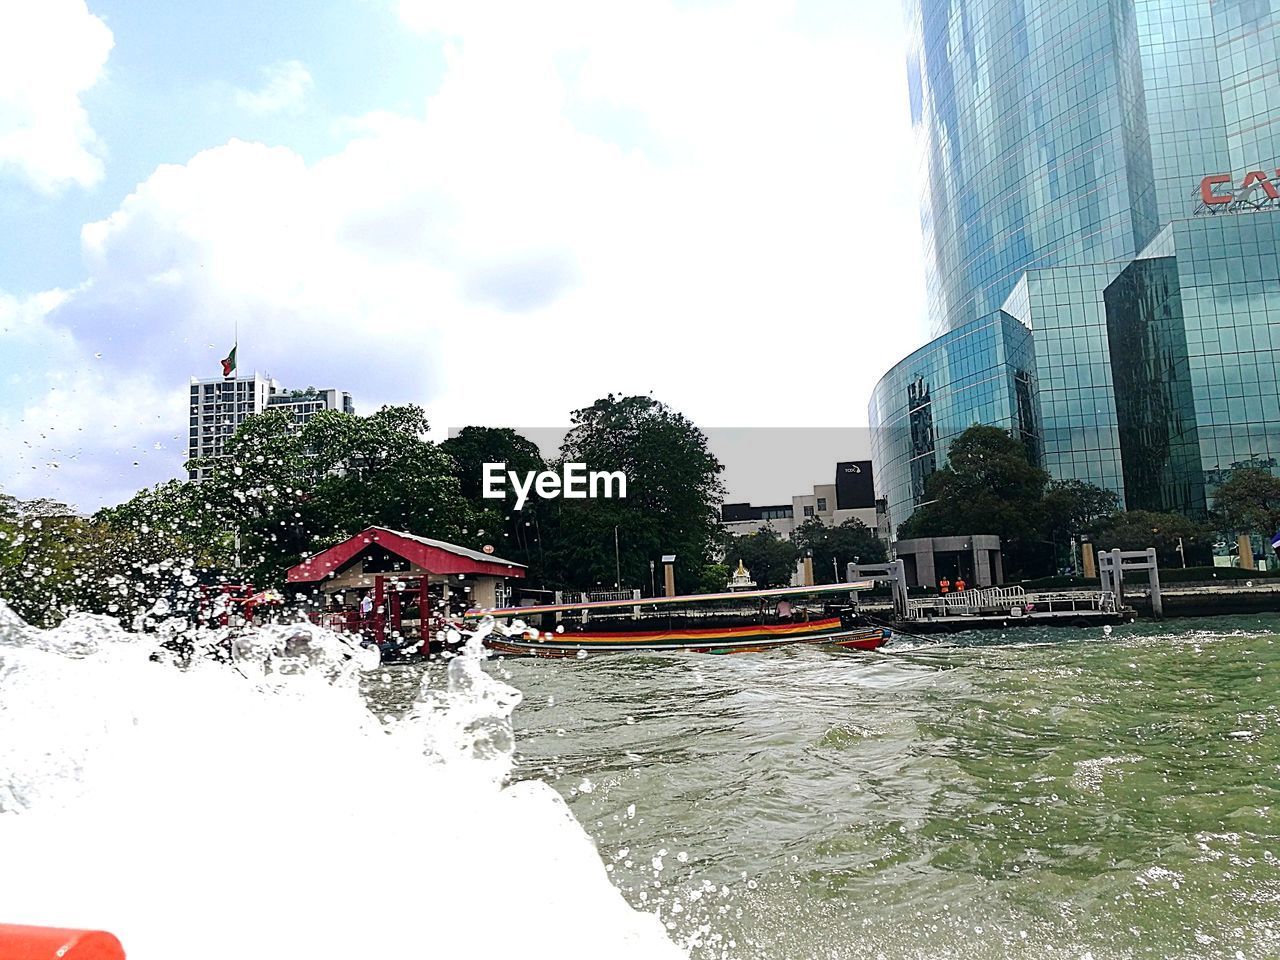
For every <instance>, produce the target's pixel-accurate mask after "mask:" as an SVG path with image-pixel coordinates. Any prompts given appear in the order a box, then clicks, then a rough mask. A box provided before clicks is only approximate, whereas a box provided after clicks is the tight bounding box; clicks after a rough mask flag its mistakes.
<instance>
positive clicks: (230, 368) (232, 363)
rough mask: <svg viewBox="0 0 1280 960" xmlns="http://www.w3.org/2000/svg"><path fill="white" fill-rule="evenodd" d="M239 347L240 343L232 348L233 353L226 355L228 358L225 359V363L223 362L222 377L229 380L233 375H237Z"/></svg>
mask: <svg viewBox="0 0 1280 960" xmlns="http://www.w3.org/2000/svg"><path fill="white" fill-rule="evenodd" d="M238 346H240V344H238V343H237V344H236V345H235V346H233V347H232V348H231V352H230V353H228V354H227V355H226V357H225V358H224V359H223V361H222V375H223V376H224V377H228V378H229V377H230V376H231V374H233V373H235V369H236V347H238Z"/></svg>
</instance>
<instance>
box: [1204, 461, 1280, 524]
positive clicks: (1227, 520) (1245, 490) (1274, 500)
mask: <svg viewBox="0 0 1280 960" xmlns="http://www.w3.org/2000/svg"><path fill="white" fill-rule="evenodd" d="M1213 505H1214V509H1215V511H1216V512H1217V514H1218V516H1219V517H1220V518H1221V522H1222V525H1223V527H1224V529H1226V530H1230V531H1231V532H1232V533H1260V534H1262V535H1264V536H1266V537H1268V538H1270V537H1272V536H1274V535H1275V534H1276V532H1277V531H1280V477H1275V476H1272V474H1271V473H1270V472H1269V471H1267V470H1262V469H1260V468H1258V467H1242V468H1240V469H1238V470H1234V471H1232V473H1231V476H1230V477H1229V478H1228V479H1227V482H1226V483H1224V484H1223V485H1222V486H1220V487H1219V488H1218V490H1217V492H1216V493H1215V494H1214V495H1213Z"/></svg>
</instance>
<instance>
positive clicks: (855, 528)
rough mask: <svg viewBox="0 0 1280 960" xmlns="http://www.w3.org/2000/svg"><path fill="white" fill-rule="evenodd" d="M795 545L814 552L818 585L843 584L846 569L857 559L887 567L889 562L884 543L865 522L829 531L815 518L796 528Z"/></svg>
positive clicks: (849, 524) (848, 521)
mask: <svg viewBox="0 0 1280 960" xmlns="http://www.w3.org/2000/svg"><path fill="white" fill-rule="evenodd" d="M795 541H796V545H797V546H798V547H799V549H801V550H811V551H813V578H814V580H815V581H817V582H818V583H837V582H840V581H843V580H844V579H845V566H846V565H847V564H850V563H853V562H854V559H855V558H857V559H858V561H860V562H862V563H883V562H884V561H885V560H886V559H887V558H888V554H887V552H886V551H885V546H884V543H883V542H882V541H881V540H880V539H879V538H877V537H876V535H875V533H874V532H873V531H872V530H871V528H870V527H868V526H867V525H866V524H865V523H863V522H862V521H861V520H855V519H850V520H846V521H845V522H844V523H842V524H840V525H839V526H835V527H828V526H827V525H826V524H824V523H823V522H822V521H821V520H819V519H818V518H817V517H814V518H812V519H810V520H806V521H805V522H804V523H802V524H801V525H800V526H799V527H797V528H796V532H795ZM837 574H838V575H839V580H837Z"/></svg>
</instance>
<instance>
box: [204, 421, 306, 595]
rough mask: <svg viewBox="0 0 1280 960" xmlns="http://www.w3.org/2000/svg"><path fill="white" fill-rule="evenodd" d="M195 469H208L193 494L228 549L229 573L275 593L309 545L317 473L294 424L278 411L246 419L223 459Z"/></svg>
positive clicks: (228, 445) (232, 439) (208, 462)
mask: <svg viewBox="0 0 1280 960" xmlns="http://www.w3.org/2000/svg"><path fill="white" fill-rule="evenodd" d="M319 416H323V414H317V417H319ZM193 465H200V466H206V467H209V468H211V473H210V475H209V476H208V478H207V479H205V480H203V481H201V482H200V483H199V484H198V485H194V487H193V490H192V493H193V495H194V496H196V497H197V498H198V500H199V501H200V504H201V506H202V508H203V509H204V510H205V511H206V513H207V517H208V522H209V523H210V524H211V525H212V526H214V527H215V528H216V529H217V530H219V531H220V536H221V537H223V538H225V539H226V540H227V541H228V542H230V543H232V544H233V549H232V556H231V557H230V559H231V560H232V565H233V569H234V570H236V571H237V573H238V574H239V575H240V576H242V577H243V578H244V579H246V580H249V581H251V582H253V583H256V584H258V585H259V586H265V585H270V586H277V585H279V584H280V583H281V582H282V581H283V580H284V571H285V570H286V569H287V568H288V567H290V566H292V565H293V564H295V563H297V562H298V561H299V560H300V559H301V558H302V557H303V556H305V555H306V554H307V553H309V552H310V550H311V548H312V546H313V544H314V530H315V523H314V522H313V521H311V518H310V517H309V516H308V514H309V513H310V506H309V505H310V501H311V498H312V494H313V492H314V486H315V478H316V471H315V468H314V461H312V460H311V458H309V457H308V456H307V453H306V449H305V447H304V444H303V440H302V437H301V435H300V433H299V432H298V431H297V430H296V429H295V427H294V422H293V417H292V416H291V415H290V414H288V413H285V412H284V411H281V410H268V411H267V412H265V413H261V414H257V415H254V416H251V417H248V418H246V419H245V421H244V423H242V424H241V425H240V427H239V429H237V430H236V432H235V435H234V436H233V437H232V438H231V439H230V441H229V442H228V443H227V445H226V455H225V456H224V457H221V458H218V459H211V460H208V461H205V462H204V463H202V464H193ZM235 544H238V546H234V545H235Z"/></svg>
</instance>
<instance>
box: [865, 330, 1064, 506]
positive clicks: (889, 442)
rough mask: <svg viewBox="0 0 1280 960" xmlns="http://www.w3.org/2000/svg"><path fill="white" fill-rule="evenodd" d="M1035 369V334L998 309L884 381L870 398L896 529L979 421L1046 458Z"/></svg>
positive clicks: (877, 463)
mask: <svg viewBox="0 0 1280 960" xmlns="http://www.w3.org/2000/svg"><path fill="white" fill-rule="evenodd" d="M1034 369H1035V353H1034V349H1033V347H1032V343H1031V332H1030V331H1029V330H1028V329H1027V328H1026V327H1024V326H1023V325H1022V324H1021V323H1019V322H1018V321H1017V320H1015V319H1014V318H1013V317H1011V316H1010V315H1009V314H1007V313H1004V312H1003V311H997V312H996V313H994V314H993V315H992V316H990V317H988V318H986V319H983V320H975V321H974V322H973V323H969V324H966V325H965V326H963V327H959V328H957V329H955V330H952V331H951V332H950V333H947V334H944V335H943V336H941V337H939V338H938V339H936V340H934V341H933V342H932V343H930V344H929V345H928V346H926V347H922V348H921V349H920V350H917V351H916V352H915V353H913V354H912V355H911V356H909V357H907V358H906V359H905V360H903V361H902V362H901V363H899V364H898V365H897V366H896V367H894V368H893V370H892V371H890V372H889V373H888V374H886V375H885V377H884V378H883V379H882V380H881V381H880V382H879V383H878V384H877V385H876V388H875V391H874V393H873V394H872V397H871V409H870V415H871V460H872V463H873V465H874V469H873V475H874V477H875V479H876V487H877V491H876V492H877V495H878V496H880V497H883V498H885V500H886V506H887V508H888V511H889V521H890V523H891V524H892V525H894V526H896V524H898V523H900V522H901V521H902V520H905V519H906V514H903V515H902V516H898V510H899V509H901V507H902V505H904V504H906V505H914V504H918V503H919V502H920V501H921V498H922V496H923V494H924V481H925V479H926V478H927V477H928V476H929V474H931V473H933V472H934V471H935V470H937V469H938V467H940V466H941V465H942V464H943V463H944V462H945V461H946V456H947V449H948V447H949V446H950V444H951V440H952V438H954V437H955V436H957V435H958V434H960V433H962V432H963V431H964V430H965V428H966V427H968V426H970V425H971V424H973V423H975V422H982V423H990V424H995V425H998V426H1001V427H1004V428H1005V429H1007V430H1008V431H1009V432H1010V433H1011V434H1012V435H1013V436H1016V437H1020V438H1021V439H1022V441H1023V442H1024V443H1025V444H1026V445H1027V449H1028V451H1029V452H1030V453H1031V455H1032V456H1033V457H1036V456H1038V455H1039V446H1040V437H1039V431H1038V426H1037V420H1036V414H1035V400H1034V396H1035V384H1034V376H1035V374H1034ZM909 512H910V510H909V509H908V510H907V513H909Z"/></svg>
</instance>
